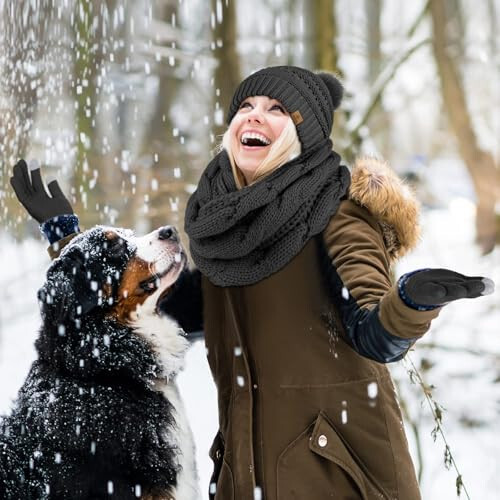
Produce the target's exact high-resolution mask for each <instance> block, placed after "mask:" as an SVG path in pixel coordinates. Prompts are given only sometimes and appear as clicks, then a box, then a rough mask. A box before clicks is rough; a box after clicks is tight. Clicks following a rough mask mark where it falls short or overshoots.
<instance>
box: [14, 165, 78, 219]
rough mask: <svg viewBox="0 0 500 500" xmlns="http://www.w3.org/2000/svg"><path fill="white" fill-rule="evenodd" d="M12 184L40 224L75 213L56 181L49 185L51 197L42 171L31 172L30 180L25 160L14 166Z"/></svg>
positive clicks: (18, 197) (24, 204)
mask: <svg viewBox="0 0 500 500" xmlns="http://www.w3.org/2000/svg"><path fill="white" fill-rule="evenodd" d="M10 184H11V186H12V187H13V189H14V191H15V193H16V196H17V199H18V200H19V201H20V202H21V203H22V205H23V206H24V208H25V209H26V210H27V211H28V213H29V214H30V215H31V216H32V217H33V218H34V219H35V220H36V221H38V222H39V223H42V222H45V221H47V220H49V219H51V218H52V217H55V216H56V215H64V214H72V213H74V212H73V208H72V207H71V204H70V203H69V201H68V199H67V198H66V196H64V193H63V192H62V191H61V188H60V187H59V184H58V183H57V181H56V180H54V181H52V182H50V183H49V184H48V185H47V187H48V189H49V191H50V194H51V195H52V196H49V195H48V194H47V192H46V191H45V188H44V186H43V183H42V177H41V175H40V169H39V168H37V169H35V170H32V171H31V180H30V174H29V172H28V166H27V165H26V162H25V161H24V160H20V161H18V162H17V163H16V164H15V165H14V169H13V176H12V177H11V178H10Z"/></svg>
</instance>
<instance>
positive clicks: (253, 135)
mask: <svg viewBox="0 0 500 500" xmlns="http://www.w3.org/2000/svg"><path fill="white" fill-rule="evenodd" d="M248 139H258V140H259V141H262V142H263V143H264V144H265V145H266V146H269V144H271V141H270V140H269V139H268V138H267V137H266V136H265V135H262V134H258V133H256V132H243V135H242V136H241V142H242V143H243V144H245V143H246V142H247V141H248Z"/></svg>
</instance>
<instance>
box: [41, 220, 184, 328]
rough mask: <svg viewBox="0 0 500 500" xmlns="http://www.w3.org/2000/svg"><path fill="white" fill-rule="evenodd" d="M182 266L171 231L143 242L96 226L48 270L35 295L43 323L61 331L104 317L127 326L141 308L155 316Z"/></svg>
mask: <svg viewBox="0 0 500 500" xmlns="http://www.w3.org/2000/svg"><path fill="white" fill-rule="evenodd" d="M186 262H187V258H186V254H185V252H184V250H183V248H182V246H181V244H180V240H179V236H178V233H177V231H176V230H175V228H174V227H172V226H165V227H162V228H160V229H157V230H155V231H153V232H151V233H149V234H147V235H145V236H142V237H137V236H135V235H134V233H133V232H132V231H131V230H128V229H121V228H112V227H106V226H97V227H95V228H93V229H90V230H88V231H85V232H83V233H82V234H80V235H78V236H76V237H75V238H74V239H73V240H71V241H70V243H69V244H68V245H67V246H66V247H64V248H63V250H62V251H61V254H60V255H59V257H58V258H57V259H55V260H54V262H53V263H52V265H51V266H50V268H49V269H48V271H47V279H46V282H45V284H44V285H43V287H42V288H41V289H40V290H39V291H38V299H39V303H40V307H41V312H42V317H43V318H44V320H45V321H46V322H47V321H49V322H51V323H52V324H57V325H64V324H65V323H66V322H67V321H73V322H77V323H78V321H79V320H81V318H82V317H84V316H87V315H89V314H99V313H104V314H106V315H113V316H114V317H115V319H116V320H117V321H118V322H121V323H123V324H127V323H128V322H129V321H131V320H132V319H133V316H134V312H135V311H136V309H137V308H138V307H140V306H145V305H147V306H148V307H149V308H152V309H153V310H156V305H157V304H158V302H159V301H160V300H161V299H162V298H163V297H164V296H165V295H166V294H167V293H168V291H169V289H170V287H171V285H172V284H173V283H175V281H176V280H177V278H178V277H179V275H180V273H181V272H182V270H183V269H184V267H185V266H186Z"/></svg>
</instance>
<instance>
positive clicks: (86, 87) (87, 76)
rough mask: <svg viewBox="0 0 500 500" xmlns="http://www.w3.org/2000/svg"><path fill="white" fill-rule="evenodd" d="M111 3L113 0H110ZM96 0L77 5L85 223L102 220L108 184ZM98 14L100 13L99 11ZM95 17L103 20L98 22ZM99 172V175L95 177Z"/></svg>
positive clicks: (79, 166)
mask: <svg viewBox="0 0 500 500" xmlns="http://www.w3.org/2000/svg"><path fill="white" fill-rule="evenodd" d="M110 3H111V2H110ZM100 4H101V2H97V1H96V0H94V1H91V2H89V1H88V0H78V1H77V3H76V4H75V9H74V19H75V22H74V28H73V30H74V32H73V35H74V43H75V50H74V51H73V54H74V56H73V57H74V59H73V71H74V86H73V88H72V95H73V99H74V101H75V107H76V113H75V120H76V123H75V128H76V130H75V132H76V141H77V155H76V164H75V167H74V171H73V186H74V187H75V191H76V193H74V196H73V198H72V202H73V209H74V211H75V213H77V214H78V215H79V217H80V221H81V222H82V225H83V226H84V227H90V226H93V225H95V224H98V223H100V222H102V221H101V216H102V214H101V212H100V209H101V206H100V205H99V202H100V201H101V200H103V199H105V192H106V189H105V186H104V185H103V183H102V182H100V181H98V180H97V179H98V172H99V168H98V162H99V155H98V152H97V150H96V142H97V138H98V129H97V124H96V104H97V82H96V79H97V76H98V74H99V72H100V70H101V65H102V61H103V53H102V50H103V27H102V22H103V21H102V17H101V16H100V15H98V14H99V9H98V6H99V5H100ZM96 14H97V15H96ZM95 19H100V22H98V23H95ZM96 175H97V177H96Z"/></svg>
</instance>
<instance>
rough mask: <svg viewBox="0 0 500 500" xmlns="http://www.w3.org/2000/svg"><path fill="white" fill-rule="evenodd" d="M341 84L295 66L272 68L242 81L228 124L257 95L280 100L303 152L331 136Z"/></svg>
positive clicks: (231, 107) (232, 105)
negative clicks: (244, 102) (248, 100)
mask: <svg viewBox="0 0 500 500" xmlns="http://www.w3.org/2000/svg"><path fill="white" fill-rule="evenodd" d="M342 93H343V88H342V84H341V83H340V82H339V81H338V80H337V79H336V78H335V77H334V76H333V75H331V74H329V73H313V72H312V71H309V70H307V69H304V68H298V67H296V66H271V67H269V68H264V69H261V70H259V71H257V72H255V73H253V74H252V75H250V76H249V77H248V78H246V79H245V80H243V81H242V82H241V83H240V85H239V86H238V88H237V89H236V92H235V93H234V95H233V99H232V102H231V104H230V106H229V112H228V115H227V124H228V125H229V123H230V122H231V120H232V119H233V117H234V115H235V114H236V113H237V111H238V109H239V107H240V105H241V103H242V102H243V101H244V100H245V99H246V98H247V97H251V96H256V95H264V96H268V97H270V98H272V99H277V100H278V101H280V102H281V103H282V104H283V106H284V107H285V109H286V110H287V111H288V112H289V113H290V116H291V118H292V120H293V122H294V123H295V127H296V129H297V135H298V136H299V140H300V142H301V145H302V151H304V150H305V149H307V148H309V147H311V146H312V145H314V144H315V143H317V142H319V141H321V140H323V139H326V138H328V137H330V133H331V131H332V125H333V112H334V111H335V109H337V108H338V106H339V104H340V101H341V100H342Z"/></svg>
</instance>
